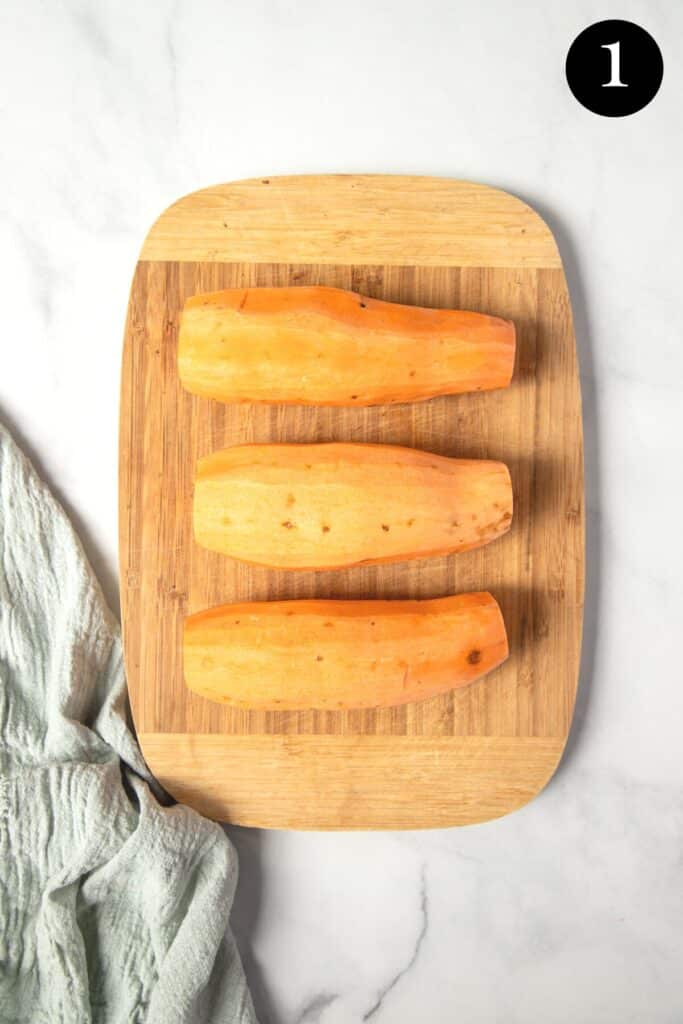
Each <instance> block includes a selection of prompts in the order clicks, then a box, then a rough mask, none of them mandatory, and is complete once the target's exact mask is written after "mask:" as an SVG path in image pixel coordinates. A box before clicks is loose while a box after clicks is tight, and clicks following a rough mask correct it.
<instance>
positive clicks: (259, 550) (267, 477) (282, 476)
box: [194, 443, 512, 569]
mask: <svg viewBox="0 0 683 1024" xmlns="http://www.w3.org/2000/svg"><path fill="white" fill-rule="evenodd" d="M511 520H512V486H511V483H510V474H509V473H508V470H507V467H506V466H505V465H504V464H503V463H502V462H492V461H488V460H484V459H481V460H479V459H451V458H446V457H445V456H440V455H432V454H430V453H429V452H423V451H417V450H415V449H413V448H401V447H395V446H393V445H377V444H348V443H334V444H252V445H236V446H234V447H232V448H224V449H223V450H221V451H217V452H213V453H211V454H210V455H207V456H205V457H204V458H202V459H200V461H199V464H198V469H197V476H196V480H195V492H194V535H195V539H196V541H197V543H198V544H201V545H202V546H203V547H206V548H209V549H211V550H214V551H220V552H222V553H223V554H226V555H231V556H232V557H233V558H237V559H240V560H242V561H246V562H251V563H255V564H260V565H266V566H270V567H272V568H279V569H336V568H342V567H346V566H352V565H363V564H371V563H376V562H391V561H399V560H403V559H412V558H425V557H429V556H433V555H442V554H448V553H451V552H456V551H466V550H468V549H469V548H476V547H480V546H481V545H482V544H487V543H488V542H489V541H491V540H494V539H495V538H496V537H499V536H500V535H501V534H503V533H505V532H506V530H508V529H509V527H510V522H511Z"/></svg>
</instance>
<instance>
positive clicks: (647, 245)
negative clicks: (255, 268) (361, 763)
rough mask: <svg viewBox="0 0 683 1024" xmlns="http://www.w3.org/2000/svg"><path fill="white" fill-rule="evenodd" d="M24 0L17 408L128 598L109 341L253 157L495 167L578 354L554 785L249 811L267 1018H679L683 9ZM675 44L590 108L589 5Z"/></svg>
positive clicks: (4, 269) (464, 172) (18, 138)
mask: <svg viewBox="0 0 683 1024" xmlns="http://www.w3.org/2000/svg"><path fill="white" fill-rule="evenodd" d="M608 8H609V9H602V8H601V9H600V11H597V10H596V8H595V7H594V5H591V4H587V3H584V2H582V0H581V2H579V0H577V2H574V3H569V4H561V5H560V4H548V3H543V2H541V0H527V2H526V3H522V4H509V3H506V2H503V0H481V2H479V3H477V4H472V3H465V2H464V0H450V2H448V3H446V2H445V0H428V2H427V3H422V4H419V5H418V4H414V3H409V2H408V0H398V2H397V3H394V4H392V5H387V4H367V3H361V2H360V0H349V2H347V3H346V4H345V5H343V6H342V7H340V6H339V5H335V4H332V3H331V2H330V0H322V2H317V3H314V2H313V0H302V2H299V3H296V4H293V3H287V2H284V0H259V2H257V3H254V2H253V0H250V2H247V0H234V2H231V3H226V2H225V0H194V2H190V0H173V2H170V0H169V2H160V0H150V2H149V3H146V4H139V3H135V2H133V0H116V2H115V0H63V2H61V3H58V4H45V3H43V2H41V0H21V2H20V0H8V2H7V3H5V4H4V6H3V7H2V10H1V11H0V85H1V88H0V129H1V131H2V150H1V153H2V155H1V157H0V270H1V277H0V280H2V286H3V300H4V301H3V317H2V342H1V345H2V363H1V367H2V369H1V371H0V417H2V418H3V419H4V420H5V421H7V422H8V423H9V425H10V426H11V427H12V428H13V430H14V431H15V433H16V434H17V435H18V437H19V439H20V440H21V441H22V443H23V444H24V446H25V447H26V448H27V450H28V451H29V453H30V454H31V455H32V456H33V457H34V458H35V459H36V461H37V463H38V465H39V466H40V468H41V470H42V471H43V473H44V474H45V475H46V476H47V477H48V479H49V480H50V481H51V482H52V484H53V486H54V488H55V490H56V492H57V494H58V495H59V496H60V497H61V499H62V501H63V502H64V504H65V506H66V507H67V509H68V511H69V513H70V514H71V515H72V517H73V519H74V522H75V524H76V526H77V528H78V529H79V532H80V534H81V536H82V539H83V541H84V544H85V546H86V549H87V551H88V554H89V555H90V557H91V559H92V561H93V563H94V565H95V567H96V569H97V571H98V573H99V575H100V577H101V579H102V580H103V583H104V585H105V589H106V591H107V594H108V596H109V597H110V600H111V601H112V603H114V602H115V601H116V600H117V569H116V529H117V528H116V462H117V407H118V383H119V381H118V376H119V362H120V351H121V336H122V329H123V319H124V314H125V308H126V302H127V295H128V288H129V284H130V278H131V274H132V270H133V266H134V263H135V259H136V256H137V251H138V249H139V246H140V244H141V242H142V239H143V237H144V235H145V233H146V231H147V229H148V227H149V225H150V224H151V222H152V221H153V220H154V218H155V217H156V216H157V215H158V214H159V212H160V211H161V210H162V209H163V208H164V207H165V206H166V205H168V204H169V203H170V202H172V201H173V200H174V199H176V198H177V197H178V196H179V195H182V194H184V193H186V192H189V191H192V190H193V189H195V188H198V187H201V186H204V185H208V184H211V183H212V182H217V181H225V180H230V179H234V178H240V177H246V176H250V175H263V174H273V175H274V174H278V173H296V172H300V173H303V172H314V171H316V172H319V171H370V172H371V171H382V172H396V173H424V174H442V175H446V176H452V177H463V178H472V179H476V180H479V181H483V182H487V183H490V184H494V185H499V186H502V187H504V188H508V189H509V190H510V191H512V192H515V193H517V194H518V195H520V196H522V197H523V198H524V199H526V200H527V201H528V202H530V203H531V204H532V205H534V206H535V207H536V208H537V209H538V210H539V212H540V213H541V214H542V215H543V216H544V217H545V218H546V219H547V221H548V223H549V224H550V226H551V227H552V229H553V231H554V232H555V234H556V237H557V239H558V242H559V245H560V249H561V252H562V256H563V259H564V262H565V267H566V270H567V276H568V279H569V284H570V289H571V293H572V301H573V305H574V313H575V320H576V327H577V338H578V344H579V352H580V359H581V374H582V386H583V399H584V429H585V438H586V475H587V511H588V538H587V541H588V591H587V601H586V623H585V646H584V657H583V663H582V682H581V690H580V695H579V702H578V707H577V715H576V719H575V727H574V730H573V732H572V736H571V738H570V743H569V746H568V751H567V754H566V756H565V758H564V760H563V763H562V765H561V766H560V769H559V771H558V773H557V775H556V776H555V778H554V779H553V781H552V782H551V783H550V785H549V786H548V787H547V789H546V790H545V791H544V792H543V793H542V794H541V795H540V796H539V797H538V798H537V799H536V800H535V801H533V802H532V803H531V804H530V805H529V806H527V807H526V808H524V809H523V810H521V811H519V812H517V813H516V814H514V815H511V816H510V817H508V818H505V819H502V820H500V821H497V822H492V823H489V824H486V825H482V826H477V827H475V828H469V829H461V830H457V829H455V830H449V831H435V832H423V833H419V832H410V833H402V834H398V833H389V834H370V833H367V834H332V835H324V834H284V833H266V832H257V831H252V830H231V835H232V837H233V838H234V840H235V843H236V844H237V846H238V849H239V852H240V855H241V872H242V874H241V882H240V887H239V891H238V896H237V901H236V909H235V927H236V931H237V933H238V936H239V939H240V942H241V947H242V951H243V955H244V959H245V963H246V966H247V970H248V973H249V975H250V980H251V985H252V989H253V992H254V997H255V1001H256V1004H257V1007H258V1009H259V1012H260V1015H261V1020H262V1024H360V1022H362V1021H366V1020H367V1021H372V1022H373V1024H380V1022H385V1021H386V1022H389V1024H416V1022H421V1021H429V1022H433V1024H442V1022H443V1024H450V1022H451V1021H456V1020H458V1021H464V1022H467V1024H529V1022H530V1021H531V1022H534V1021H542V1022H543V1024H569V1022H572V1024H574V1022H576V1021H585V1022H587V1024H631V1022H632V1024H641V1022H642V1024H678V1022H679V1021H681V1020H683V986H681V984H680V974H681V961H682V953H683V949H682V946H683V939H682V937H681V936H682V934H683V928H682V924H683V913H682V911H683V907H682V905H681V904H682V902H683V886H682V885H681V882H682V874H683V871H682V866H681V865H682V859H681V858H682V850H683V803H682V800H681V790H682V785H683V755H682V752H681V740H680V736H681V726H682V724H683V685H682V684H683V670H682V669H681V662H680V651H679V637H680V633H681V623H682V620H683V583H682V579H683V574H682V573H681V556H680V553H679V547H680V541H679V536H680V521H681V509H682V508H683V443H682V438H683V395H682V385H683V345H682V344H681V327H682V317H681V312H680V277H681V257H680V238H681V236H682V234H683V217H682V215H681V197H680V192H681V186H680V180H681V170H682V166H683V145H682V143H681V137H680V131H679V130H678V126H679V122H680V113H679V105H680V103H679V99H680V96H681V91H682V90H681V70H680V63H681V62H680V54H679V53H678V52H677V50H676V49H675V47H677V46H678V42H677V41H678V40H679V39H680V37H681V33H682V32H683V8H681V7H680V6H677V5H675V4H670V3H666V2H664V0H624V2H623V3H621V4H620V5H618V9H617V8H615V7H614V5H608ZM606 16H612V17H624V18H630V19H632V20H634V21H636V22H639V23H640V24H642V25H644V26H645V27H646V28H648V29H649V30H650V31H651V32H652V33H653V34H654V36H655V38H657V39H658V41H659V43H660V46H661V47H662V50H663V53H664V61H665V77H664V84H663V86H662V89H661V92H660V94H659V95H658V97H657V98H656V99H655V101H654V102H653V103H652V104H651V105H650V106H649V107H648V108H646V109H645V110H643V111H642V112H640V113H639V114H636V115H634V116H633V117H630V118H626V119H615V120H609V119H603V118H598V117H595V116H594V115H592V114H589V113H588V112H587V111H585V110H583V109H582V108H581V107H579V106H578V105H577V103H576V102H575V101H574V99H573V97H572V96H571V94H570V93H569V91H568V89H567V88H566V86H565V83H564V73H563V66H564V57H565V54H566V50H567V48H568V46H569V44H570V42H571V41H572V39H573V38H574V36H575V35H576V34H577V33H578V31H579V30H580V29H581V28H583V27H584V26H585V25H586V24H588V23H590V22H591V21H592V20H595V19H596V18H598V17H606Z"/></svg>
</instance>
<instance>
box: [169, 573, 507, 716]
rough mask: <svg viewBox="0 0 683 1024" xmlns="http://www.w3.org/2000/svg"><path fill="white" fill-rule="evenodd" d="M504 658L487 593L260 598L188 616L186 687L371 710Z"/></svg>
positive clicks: (265, 700)
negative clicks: (394, 597)
mask: <svg viewBox="0 0 683 1024" xmlns="http://www.w3.org/2000/svg"><path fill="white" fill-rule="evenodd" d="M507 655H508V644H507V636H506V632H505V624H504V622H503V617H502V615H501V612H500V608H499V607H498V604H497V603H496V601H495V599H494V598H493V597H492V596H491V595H490V594H488V593H475V594H459V595H457V596H455V597H442V598H436V599H433V600H427V601H323V600H311V601H263V602H254V603H247V604H228V605H223V606H222V607H219V608H211V609H209V610H208V611H203V612H199V613H198V614H196V615H191V616H190V617H189V618H187V619H186V620H185V626H184V653H183V660H184V671H185V681H186V683H187V685H188V687H189V688H190V689H191V690H193V691H194V692H195V693H198V694H201V696H203V697H208V698H209V699H210V700H215V701H221V702H223V703H226V704H231V705H234V706H236V707H242V708H255V709H262V710H268V709H270V710H299V709H305V708H320V709H325V708H327V709H340V708H341V709H344V708H376V707H387V706H391V705H394V704H405V703H408V702H410V701H418V700H424V699H425V698H427V697H434V696H435V695H436V694H439V693H443V692H444V691H447V690H450V689H452V688H453V687H456V686H463V685H465V684H466V683H471V682H472V681H473V680H475V679H478V678H479V677H480V676H482V675H484V674H485V673H486V672H490V671H491V669H493V668H495V667H496V666H497V665H500V664H501V662H503V661H504V660H505V659H506V658H507Z"/></svg>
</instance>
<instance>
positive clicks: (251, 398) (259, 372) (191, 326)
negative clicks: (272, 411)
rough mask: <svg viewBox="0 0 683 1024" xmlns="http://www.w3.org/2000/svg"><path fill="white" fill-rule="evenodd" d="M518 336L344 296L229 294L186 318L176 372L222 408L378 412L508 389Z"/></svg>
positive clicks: (500, 326)
mask: <svg viewBox="0 0 683 1024" xmlns="http://www.w3.org/2000/svg"><path fill="white" fill-rule="evenodd" d="M514 359H515V328H514V325H513V324H512V323H510V321H508V320H501V319H499V318H498V317H493V316H486V315H484V314H483V313H471V312H462V311H459V310H452V309H424V308H421V307H419V306H404V305H399V304H397V303H392V302H382V301H380V300H379V299H370V298H366V297H364V296H362V295H358V294H356V293H355V292H349V291H343V290H341V289H339V288H324V287H303V286H302V287H293V288H228V289H226V290H225V291H220V292H213V293H212V294H208V295H195V296H193V297H192V298H190V299H188V301H187V302H186V303H185V308H184V309H183V313H182V318H181V325H180V336H179V347H178V369H179V374H180V380H181V382H182V384H183V386H184V387H185V388H187V390H188V391H192V392H194V393H195V394H198V395H203V396H204V397H206V398H215V399H218V400H219V401H222V402H287V403H294V404H299V405H377V404H382V403H390V402H413V401H418V400H420V399H426V398H432V397H433V396H435V395H445V394H455V393H457V392H462V391H486V390H489V389H491V388H503V387H506V386H507V385H508V384H509V383H510V378H511V377H512V368H513V364H514Z"/></svg>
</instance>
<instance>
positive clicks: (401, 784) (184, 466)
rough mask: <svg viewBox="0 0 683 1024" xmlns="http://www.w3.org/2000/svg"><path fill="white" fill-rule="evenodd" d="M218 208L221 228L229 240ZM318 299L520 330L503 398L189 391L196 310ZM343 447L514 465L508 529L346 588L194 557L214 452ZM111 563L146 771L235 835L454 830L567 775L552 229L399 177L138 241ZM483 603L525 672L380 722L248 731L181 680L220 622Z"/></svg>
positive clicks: (185, 223)
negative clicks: (186, 333)
mask: <svg viewBox="0 0 683 1024" xmlns="http://www.w3.org/2000/svg"><path fill="white" fill-rule="evenodd" d="M274 186H275V187H274ZM257 196H258V197H260V198H258V199H257ZM273 197H275V198H273ZM221 203H223V204H224V205H223V207H221ZM221 209H223V210H224V211H225V223H226V224H229V225H230V228H229V229H225V232H224V234H223V235H220V242H219V240H218V239H219V233H218V234H217V228H216V224H217V223H218V222H219V220H220V216H221V213H220V210H221ZM207 210H208V212H207ZM323 211H324V216H323ZM406 211H408V212H406ZM316 215H317V216H318V218H319V227H320V230H319V231H316V219H315V218H316ZM402 216H405V218H406V223H405V231H404V232H401V230H400V224H401V217H402ZM268 224H270V225H271V228H272V231H271V230H269V228H268ZM298 228H299V229H300V230H298ZM335 232H336V234H335ZM430 238H431V241H432V244H431V247H430V245H429V239H430ZM302 239H303V241H302ZM335 239H336V241H335ZM494 250H495V251H494ZM351 256H352V257H353V259H350V257H351ZM408 256H410V259H408ZM274 259H276V260H277V261H276V262H275V261H274ZM318 283H320V284H329V285H334V286H337V287H341V288H352V289H354V290H356V291H360V292H364V293H365V294H368V295H371V296H375V297H378V298H383V299H389V300H391V301H397V302H407V303H417V304H421V305H425V306H444V307H451V308H454V307H462V308H465V309H473V310H480V311H482V312H487V313H492V314H494V315H496V316H502V317H506V318H510V319H512V320H514V321H515V323H516V325H517V328H518V355H517V366H516V371H515V377H514V379H513V384H512V386H511V387H510V388H509V389H507V390H505V391H500V392H490V393H487V394H471V395H460V396H450V397H444V398H438V399H434V400H432V401H429V402H423V403H419V404H417V405H397V406H382V407H376V408H364V409H353V408H351V409H332V408H297V407H284V406H273V407H266V406H228V405H221V404H218V403H212V402H210V401H207V400H204V399H200V398H196V397H193V396H191V395H189V394H187V393H185V392H184V391H183V390H182V389H181V388H180V387H179V384H178V379H177V371H176V344H177V329H178V316H179V312H180V310H181V308H182V305H183V302H184V300H185V298H187V297H188V296H189V295H192V294H195V293H196V292H199V291H212V290H216V289H219V288H225V287H244V286H247V285H290V284H318ZM333 440H335V441H336V440H339V441H341V440H352V441H371V442H384V443H391V444H399V445H409V446H414V447H419V448H423V449H426V450H429V451H433V452H437V453H440V454H444V455H453V456H460V457H467V458H469V457H474V458H490V459H500V460H502V461H504V462H506V463H507V465H508V466H509V468H510V471H511V475H512V481H513V488H514V494H515V519H514V522H513V526H512V529H511V531H510V532H509V533H508V534H507V535H506V536H505V537H503V538H501V539H499V540H497V541H495V542H494V543H493V544H491V545H489V546H487V547H485V548H481V549H478V550H476V551H472V552H468V553H464V554H460V555H457V556H451V557H443V558H434V559H429V560H426V561H423V562H405V563H399V564H394V565H384V566H370V567H362V568H356V569H350V570H345V571H331V572H301V573H287V572H278V571H272V570H266V569H259V568H256V567H249V566H246V565H243V564H239V563H237V562H234V561H232V560H230V559H228V558H225V557H223V556H221V555H219V554H216V553H211V552H208V551H205V550H203V549H201V548H199V547H198V546H196V545H195V544H194V542H193V539H192V532H191V531H192V527H191V504H192V486H193V474H194V466H195V462H196V459H197V458H198V457H199V456H202V455H205V454H207V453H208V452H210V451H212V450H214V449H216V448H219V447H222V446H225V445H229V444H235V443H244V442H253V441H257V442H267V441H333ZM120 562H121V583H122V612H123V627H124V643H125V654H126V666H127V671H128V679H129V686H130V691H131V699H132V704H133V712H134V717H135V723H136V726H137V729H138V732H139V734H140V737H141V742H142V747H143V751H144V753H145V756H146V757H147V760H148V763H149V764H150V767H151V768H152V770H153V771H154V772H155V774H156V775H157V776H158V778H159V779H160V780H161V781H162V782H163V783H164V785H165V786H166V787H167V788H168V789H169V790H170V791H171V792H172V793H173V794H174V795H175V796H178V797H179V798H182V799H185V800H187V801H188V802H190V803H192V804H193V805H194V806H197V807H198V808H199V809H202V810H204V811H206V812H208V813H211V814H212V815H213V816H215V817H218V818H223V819H226V820H231V821H234V822H237V823H242V824H250V825H260V826H264V827H265V826H272V827H301V828H401V827H423V826H429V825H446V824H462V823H465V822H472V821H481V820H486V819H487V818H490V817H495V816H497V815H500V814H503V813H506V812H507V811H510V810H513V809H514V808H515V807H518V806H520V805H521V804H523V803H525V802H526V801H527V800H529V799H530V798H531V797H532V796H533V795H534V793H535V792H537V791H538V790H539V789H540V788H541V787H542V785H543V784H544V782H545V781H547V779H548V778H550V776H551V775H552V773H553V771H554V769H555V766H556V764H557V761H558V760H559V757H560V755H561V751H562V749H563V746H564V743H565V740H566V736H567V734H568V731H569V726H570V722H571V716H572V710H573V706H574V698H575V692H576V684H577V675H578V664H579V653H580V637H581V619H582V605H583V575H584V542H583V464H582V433H581V410H580V391H579V383H578V372H577V366H576V354H575V342H574V336H573V329H572V322H571V309H570V305H569V298H568V294H567V288H566V282H565V279H564V274H563V271H562V268H561V265H560V264H559V260H558V258H557V249H556V246H555V243H554V240H553V239H552V236H551V234H550V232H549V231H548V229H547V228H546V227H545V225H544V224H543V222H542V221H541V220H540V218H538V217H537V216H536V215H535V214H534V213H533V211H530V210H529V208H528V207H527V206H525V205H524V204H522V203H520V202H519V201H518V200H516V199H514V198H513V197H511V196H507V195H505V194H504V193H500V192H497V191H494V190H488V189H486V188H484V187H483V186H475V185H470V184H464V183H460V182H447V181H443V180H437V181H433V180H432V179H415V178H410V179H403V178H384V177H382V178H375V177H369V178H368V177H358V178H349V177H334V176H333V177H321V178H303V179H301V178H294V179H292V178H288V179H270V181H269V184H268V185H265V184H262V183H261V181H256V182H247V183H237V184H236V185H225V186H221V187H220V188H218V189H210V190H207V191H206V192H200V193H197V194H196V195H195V196H190V197H187V198H186V199H184V200H181V201H180V203H179V204H176V205H175V206H174V207H171V210H170V211H167V213H166V214H164V216H163V217H162V218H161V219H160V220H159V221H158V222H157V224H156V225H155V226H154V228H153V230H152V232H151V234H150V237H149V239H148V241H147V242H146V243H145V247H144V249H143V259H141V260H140V262H139V263H138V265H137V268H136V272H135V277H134V281H133V286H132V290H131V298H130V305H129V311H128V321H127V327H126V338H125V346H124V358H123V375H122V394H121V437H120ZM483 589H487V590H490V591H491V592H492V593H493V594H494V596H495V597H496V598H497V600H498V601H499V603H500V606H501V608H502V611H503V615H504V617H505V621H506V624H507V629H508V635H509V640H510V647H511V656H510V659H509V660H508V662H507V663H506V664H505V665H504V666H503V667H502V668H500V669H498V670H496V672H494V673H493V674H491V675H490V676H488V677H487V678H486V679H485V680H483V681H481V682H479V683H475V684H473V685H472V686H470V687H466V688H464V689H462V690H460V691H454V692H452V693H449V694H447V695H444V696H442V697H439V698H435V699H434V700H430V701H425V702H422V703H420V704H410V705H407V706H404V707H399V708H391V709H381V710H378V711H368V710H364V711H345V712H332V711H305V712H247V711H238V710H234V709H229V708H226V707H222V706H220V705H217V704H213V703H211V702H209V701H206V700H204V699H202V698H200V697H199V696H197V695H195V694H192V693H190V692H189V691H188V690H187V689H186V687H185V685H184V682H183V679H182V671H181V664H182V658H181V655H182V650H181V631H182V621H183V617H184V615H185V614H187V613H188V612H194V611H198V610H200V609H201V608H204V607H207V606H210V605H214V604H219V603H223V602H227V601H250V600H264V599H269V598H279V599H283V598H295V597H296V598H301V597H337V598H343V597H366V598H367V597H375V596H376V597H406V598H410V597H430V596H433V597H436V596H441V595H445V594H449V593H457V592H462V591H467V590H483ZM292 751H295V752H296V756H292ZM351 758H352V762H351V760H350V759H351Z"/></svg>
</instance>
